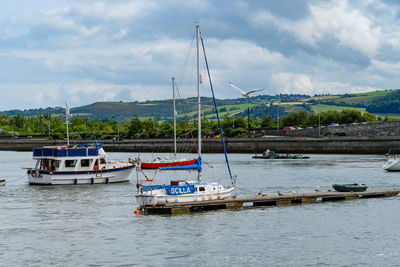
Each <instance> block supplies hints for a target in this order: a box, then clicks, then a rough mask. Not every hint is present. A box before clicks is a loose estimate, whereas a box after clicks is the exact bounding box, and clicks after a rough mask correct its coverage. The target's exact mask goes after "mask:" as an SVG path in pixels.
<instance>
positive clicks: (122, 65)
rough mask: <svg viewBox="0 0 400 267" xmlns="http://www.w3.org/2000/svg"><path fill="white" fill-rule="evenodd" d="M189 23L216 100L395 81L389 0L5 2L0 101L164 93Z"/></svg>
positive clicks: (187, 60)
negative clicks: (253, 91)
mask: <svg viewBox="0 0 400 267" xmlns="http://www.w3.org/2000/svg"><path fill="white" fill-rule="evenodd" d="M196 22H199V25H200V28H201V33H202V37H203V39H204V43H205V49H206V52H207V59H208V63H209V65H210V72H211V77H212V81H213V85H214V89H215V91H216V97H217V98H221V99H222V98H238V97H241V95H240V93H239V92H238V91H236V90H235V89H233V88H232V87H230V86H229V82H230V81H232V82H233V83H234V84H236V85H237V86H239V87H240V88H242V89H243V90H245V91H247V90H251V89H255V88H263V89H264V90H263V91H261V92H258V94H268V95H276V94H292V93H295V94H309V95H314V94H337V93H355V92H368V91H375V90H386V89H395V88H400V86H399V83H400V75H399V74H400V23H399V22H400V1H396V0H351V1H350V0H349V1H346V0H330V1H328V0H298V1H292V0H280V1H275V0H250V1H244V0H218V1H217V0H185V1H181V0H168V1H163V0H158V1H157V0H154V1H153V0H141V1H135V0H131V1H125V0H112V1H111V0H109V1H108V0H99V1H94V0H79V1H75V0H40V1H34V0H18V1H15V0H12V1H11V0H2V8H1V9H0V96H1V97H0V110H10V109H30V108H46V107H56V106H64V105H65V102H68V105H69V106H72V107H76V106H82V105H88V104H91V103H94V102H96V101H124V102H132V101H146V100H160V99H171V98H172V91H171V77H177V81H178V85H179V86H180V87H182V88H186V86H189V84H190V83H191V82H192V81H193V69H194V61H193V60H192V56H193V55H194V52H193V51H194V46H195V41H194V39H193V38H194V32H195V23H196ZM205 75H206V72H204V71H202V76H203V77H205ZM188 88H189V87H188ZM190 90H191V89H187V95H184V96H183V97H187V96H195V94H196V92H195V91H194V89H193V90H192V91H193V92H192V93H193V94H190V93H188V92H189V91H190ZM204 90H205V89H203V88H202V95H203V94H204V95H205V96H207V95H208V92H205V91H204ZM203 91H204V93H203Z"/></svg>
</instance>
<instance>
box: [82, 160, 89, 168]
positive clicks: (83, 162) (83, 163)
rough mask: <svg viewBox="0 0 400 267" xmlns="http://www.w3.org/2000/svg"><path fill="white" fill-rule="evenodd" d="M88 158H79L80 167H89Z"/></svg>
mask: <svg viewBox="0 0 400 267" xmlns="http://www.w3.org/2000/svg"><path fill="white" fill-rule="evenodd" d="M89 166H90V159H81V167H89Z"/></svg>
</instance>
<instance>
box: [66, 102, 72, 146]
mask: <svg viewBox="0 0 400 267" xmlns="http://www.w3.org/2000/svg"><path fill="white" fill-rule="evenodd" d="M70 117H71V114H69V107H68V105H67V103H65V123H66V124H67V146H69V131H68V123H69V118H70Z"/></svg>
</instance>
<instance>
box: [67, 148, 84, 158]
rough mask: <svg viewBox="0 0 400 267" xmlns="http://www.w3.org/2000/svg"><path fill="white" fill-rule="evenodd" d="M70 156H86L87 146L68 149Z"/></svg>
mask: <svg viewBox="0 0 400 267" xmlns="http://www.w3.org/2000/svg"><path fill="white" fill-rule="evenodd" d="M68 156H70V157H85V156H86V148H72V149H68Z"/></svg>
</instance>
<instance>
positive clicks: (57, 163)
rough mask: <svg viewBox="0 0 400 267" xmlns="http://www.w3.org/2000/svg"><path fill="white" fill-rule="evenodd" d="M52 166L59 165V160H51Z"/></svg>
mask: <svg viewBox="0 0 400 267" xmlns="http://www.w3.org/2000/svg"><path fill="white" fill-rule="evenodd" d="M53 166H54V167H56V168H58V167H60V161H59V160H53Z"/></svg>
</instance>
